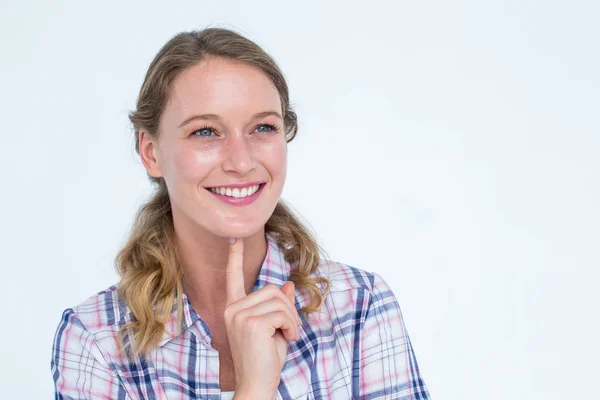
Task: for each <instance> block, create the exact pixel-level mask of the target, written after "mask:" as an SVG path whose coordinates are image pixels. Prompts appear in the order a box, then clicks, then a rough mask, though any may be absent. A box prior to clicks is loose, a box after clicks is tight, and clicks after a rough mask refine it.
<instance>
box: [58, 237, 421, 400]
mask: <svg viewBox="0 0 600 400" xmlns="http://www.w3.org/2000/svg"><path fill="white" fill-rule="evenodd" d="M267 240H268V246H267V253H266V257H265V260H264V262H263V265H262V267H261V270H260V273H259V276H258V279H257V281H256V284H255V286H254V290H258V289H260V288H262V287H264V286H265V285H267V284H269V283H273V284H275V285H277V286H281V285H283V283H284V282H286V281H287V280H288V279H289V275H290V268H291V266H290V265H289V264H288V263H287V262H286V261H285V259H284V257H283V253H282V251H281V250H280V249H279V248H278V246H277V244H276V242H275V240H274V238H273V237H272V236H271V235H269V234H267ZM317 274H318V275H321V276H326V277H327V278H328V279H329V280H330V282H331V288H330V293H329V294H328V295H327V297H326V300H325V302H324V304H323V306H322V309H321V312H320V313H313V314H310V316H309V317H308V319H306V318H305V316H303V315H301V318H302V326H301V327H299V333H300V339H299V340H298V341H296V342H291V341H290V342H288V355H287V359H286V362H285V365H284V366H283V370H282V372H281V381H280V384H279V388H278V392H277V397H276V398H277V399H278V400H284V399H344V400H347V399H415V400H418V399H429V398H430V397H429V394H428V392H427V388H426V386H425V384H424V382H423V380H422V379H421V376H420V374H419V368H418V366H417V360H416V359H415V355H414V352H413V349H412V345H411V342H410V339H409V337H408V334H407V332H406V328H405V326H404V321H403V319H402V314H401V312H400V308H399V306H398V302H397V300H396V298H395V296H394V294H393V293H392V291H391V290H390V288H389V286H388V285H387V283H386V282H385V281H384V280H383V279H382V278H381V277H380V276H379V275H377V274H376V273H369V272H365V271H363V270H360V269H358V268H354V267H351V266H348V265H344V264H341V263H335V262H326V261H322V264H321V265H320V267H319V270H318V272H317ZM321 288H322V287H321ZM308 300H309V297H308V294H307V293H306V292H305V291H303V290H301V289H299V288H296V302H295V303H296V308H297V309H300V308H301V307H302V306H303V305H304V304H306V303H307V302H308ZM183 304H184V308H183V313H184V318H183V320H184V321H183V324H184V327H185V329H184V330H183V332H182V333H181V334H180V335H179V336H176V335H175V334H174V333H173V332H175V331H176V330H175V327H176V311H177V310H176V308H177V306H175V307H174V309H173V313H172V314H171V316H170V319H169V321H168V324H167V327H166V329H165V333H164V335H163V339H162V341H161V343H160V344H159V346H158V348H156V349H155V350H154V351H153V352H152V353H151V354H150V356H149V357H147V358H138V359H136V360H133V361H128V360H126V359H124V358H122V357H121V356H120V355H119V353H118V350H117V341H116V335H117V332H118V330H119V328H120V327H121V326H123V325H124V324H125V323H127V322H129V321H131V318H132V314H131V312H130V310H129V308H128V307H127V305H126V304H125V302H124V301H123V299H122V298H120V297H119V296H118V293H117V290H116V285H113V286H111V287H109V288H108V289H106V290H104V291H102V292H100V293H98V294H96V295H94V296H92V297H90V298H89V299H88V300H86V301H84V302H83V303H82V304H80V305H78V306H77V307H75V308H69V309H67V310H65V311H64V313H63V315H62V320H61V321H60V324H59V326H58V329H57V330H56V334H55V337H54V344H53V351H52V360H51V369H52V374H53V378H54V383H55V398H56V399H123V400H133V399H135V400H137V399H155V400H159V399H160V400H163V399H169V400H184V399H207V400H208V399H212V400H218V399H220V396H221V391H220V388H219V353H218V352H217V351H216V350H215V349H214V348H212V347H211V336H210V332H209V330H208V326H207V325H206V323H205V322H204V321H203V320H202V319H201V318H200V316H199V315H198V314H197V313H196V311H195V310H194V308H193V307H192V305H191V303H190V302H189V301H188V299H187V297H186V296H185V295H184V298H183Z"/></svg>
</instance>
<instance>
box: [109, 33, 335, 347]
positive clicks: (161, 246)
mask: <svg viewBox="0 0 600 400" xmlns="http://www.w3.org/2000/svg"><path fill="white" fill-rule="evenodd" d="M209 58H223V59H228V60H232V61H238V62H242V63H245V64H247V65H250V66H254V67H257V68H259V69H260V70H261V71H262V72H264V73H265V74H266V75H267V76H268V77H269V78H270V79H271V81H272V82H273V84H274V85H275V87H276V88H277V90H278V92H279V97H280V99H281V107H282V110H283V120H284V126H285V134H286V141H287V142H288V143H289V142H291V141H292V140H293V139H294V137H295V136H296V133H297V130H298V123H297V119H296V114H295V113H294V111H293V110H292V108H291V107H290V104H289V93H288V87H287V83H286V81H285V78H284V76H283V74H282V72H281V71H280V70H279V67H278V66H277V64H276V63H275V61H274V60H273V59H272V58H271V57H270V56H269V55H268V54H267V53H266V52H265V51H264V50H263V49H261V48H260V47H259V46H258V45H257V44H255V43H254V42H252V41H251V40H249V39H247V38H245V37H243V36H241V35H240V34H238V33H236V32H234V31H231V30H228V29H224V28H206V29H203V30H200V31H191V32H182V33H179V34H177V35H175V36H174V37H173V38H171V39H170V40H169V41H168V42H167V43H166V44H165V45H164V46H163V47H162V48H161V49H160V51H159V52H158V53H157V55H156V56H155V58H154V60H153V61H152V63H151V64H150V67H149V68H148V71H147V73H146V77H145V79H144V82H143V84H142V87H141V89H140V93H139V96H138V100H137V105H136V110H134V111H132V112H131V113H130V114H129V119H130V121H131V123H132V124H133V127H134V130H135V149H136V152H137V153H138V154H139V150H140V149H139V134H140V130H141V129H143V130H144V131H146V132H148V134H150V135H151V136H152V137H154V138H158V135H159V131H158V125H159V120H160V116H161V114H162V111H163V110H164V108H165V105H166V104H167V101H168V98H169V93H170V88H171V85H172V82H173V80H174V79H175V78H176V77H177V76H178V75H179V74H180V73H181V72H182V71H183V70H185V69H186V68H189V67H191V66H192V65H195V64H198V63H199V62H201V61H203V60H207V59H209ZM148 177H149V178H150V181H151V182H152V183H153V184H154V186H155V187H156V191H155V192H154V194H153V195H152V197H151V198H150V199H149V200H148V201H147V202H146V203H145V204H143V205H142V206H141V207H140V209H139V211H138V212H137V215H136V218H135V220H134V223H133V226H132V229H131V231H130V234H129V237H128V239H127V241H126V243H125V245H124V246H123V247H122V249H121V250H120V251H119V253H118V254H117V256H116V258H115V264H116V267H117V271H118V272H119V274H120V275H121V280H120V282H119V285H118V292H119V295H120V296H122V298H123V299H124V300H125V302H126V303H127V305H128V306H129V308H130V309H131V311H132V313H133V316H134V318H133V319H132V321H131V322H129V323H127V324H125V325H124V326H123V327H121V329H119V332H118V334H117V343H118V346H119V350H120V351H121V352H122V354H124V355H126V356H129V357H132V358H134V357H139V356H141V355H147V354H148V353H149V352H150V351H152V350H153V349H154V348H156V346H158V344H159V342H160V341H161V339H162V335H163V333H164V330H165V325H166V322H167V320H168V318H169V315H170V314H171V312H172V310H173V306H174V305H175V301H176V302H177V326H178V327H181V325H182V323H181V322H182V318H183V315H182V314H183V312H182V310H183V308H182V303H183V297H182V295H183V290H182V283H181V280H182V277H183V272H182V268H181V264H180V260H179V256H178V253H177V250H176V247H175V232H174V228H173V216H172V212H171V202H170V199H169V194H168V191H167V186H166V183H165V180H164V179H163V178H162V177H161V178H156V177H152V176H150V175H148ZM265 232H267V233H270V234H271V235H272V236H273V237H274V238H275V239H276V241H277V244H278V246H279V247H280V248H281V249H282V251H283V254H284V257H285V259H286V261H288V262H289V263H290V264H291V265H292V266H293V269H292V272H291V277H290V279H291V280H292V281H293V282H294V284H295V286H296V287H297V288H302V289H305V290H307V291H308V292H309V294H310V295H311V297H310V301H309V303H308V304H307V305H306V306H304V307H303V308H302V309H301V311H302V312H305V313H307V314H308V313H311V312H315V311H318V310H319V309H320V308H321V305H322V303H323V301H324V299H325V296H326V295H327V293H328V291H329V281H328V280H327V279H326V278H324V277H321V276H311V275H312V274H313V273H314V272H316V271H317V269H318V266H319V264H320V258H321V257H324V255H325V254H326V253H325V252H324V250H323V249H322V248H321V247H320V246H319V245H318V243H317V241H316V240H315V238H314V237H313V235H312V234H311V233H310V232H309V230H308V229H307V228H306V227H304V226H303V224H302V223H301V221H300V220H299V218H298V217H296V216H295V215H294V213H293V212H292V211H291V210H290V208H289V207H288V206H286V204H285V203H284V202H283V201H282V200H280V201H279V202H278V204H277V206H276V207H275V210H274V211H273V214H272V215H271V217H270V218H269V220H268V221H267V223H266V225H265ZM318 283H323V284H325V290H324V293H321V291H320V289H319V287H318V286H317V284H318Z"/></svg>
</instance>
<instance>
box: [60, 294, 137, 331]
mask: <svg viewBox="0 0 600 400" xmlns="http://www.w3.org/2000/svg"><path fill="white" fill-rule="evenodd" d="M128 312H129V310H128V307H127V305H126V304H125V301H124V300H123V299H122V298H121V297H120V296H119V293H118V290H117V285H116V284H115V285H111V286H109V287H108V288H106V289H104V290H101V291H99V292H97V293H96V294H94V295H92V296H90V297H88V298H87V299H85V300H84V301H83V302H81V303H79V304H77V305H75V306H73V307H71V308H67V309H66V310H65V311H64V312H63V319H62V322H61V323H62V324H66V323H67V322H71V323H73V324H76V325H79V326H80V327H81V328H83V329H85V330H86V331H87V332H89V333H90V334H91V335H97V334H99V333H103V332H105V333H108V332H110V333H115V332H116V331H118V329H119V328H120V325H122V324H120V323H119V322H120V321H123V318H124V317H125V314H128Z"/></svg>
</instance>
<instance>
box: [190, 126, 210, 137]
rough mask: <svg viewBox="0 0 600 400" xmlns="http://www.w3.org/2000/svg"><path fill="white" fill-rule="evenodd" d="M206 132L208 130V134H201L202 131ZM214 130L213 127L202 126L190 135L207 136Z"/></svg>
mask: <svg viewBox="0 0 600 400" xmlns="http://www.w3.org/2000/svg"><path fill="white" fill-rule="evenodd" d="M197 132H200V134H199V135H196V133H197ZM207 132H208V135H205V134H203V133H207ZM214 132H215V130H214V129H213V128H211V127H210V126H204V127H202V128H200V129H196V130H195V131H194V132H192V135H194V136H201V137H209V136H210V134H211V133H214Z"/></svg>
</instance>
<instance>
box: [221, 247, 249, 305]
mask: <svg viewBox="0 0 600 400" xmlns="http://www.w3.org/2000/svg"><path fill="white" fill-rule="evenodd" d="M232 240H235V242H234V243H233V244H231V241H232ZM229 243H230V244H229V259H228V260H227V268H226V270H225V279H226V286H227V304H226V305H230V304H231V303H235V302H236V301H238V300H241V299H243V298H244V297H246V288H245V286H244V269H243V266H244V241H243V239H241V238H237V239H236V238H232V239H230V240H229Z"/></svg>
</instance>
